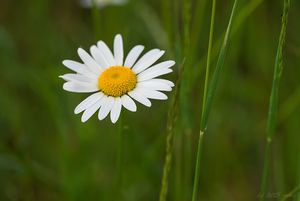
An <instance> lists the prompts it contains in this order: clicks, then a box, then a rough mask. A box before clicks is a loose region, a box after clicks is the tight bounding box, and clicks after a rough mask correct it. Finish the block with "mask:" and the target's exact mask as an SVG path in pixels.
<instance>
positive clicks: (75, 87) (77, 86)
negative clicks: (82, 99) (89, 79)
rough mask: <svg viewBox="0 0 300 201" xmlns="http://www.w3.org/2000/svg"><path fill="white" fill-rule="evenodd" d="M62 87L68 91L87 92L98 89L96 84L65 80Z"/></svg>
mask: <svg viewBox="0 0 300 201" xmlns="http://www.w3.org/2000/svg"><path fill="white" fill-rule="evenodd" d="M63 89H64V90H66V91H69V92H76V93H88V92H95V91H99V89H98V86H97V85H93V84H87V83H85V82H66V83H64V85H63Z"/></svg>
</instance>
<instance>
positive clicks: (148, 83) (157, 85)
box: [137, 79, 172, 91]
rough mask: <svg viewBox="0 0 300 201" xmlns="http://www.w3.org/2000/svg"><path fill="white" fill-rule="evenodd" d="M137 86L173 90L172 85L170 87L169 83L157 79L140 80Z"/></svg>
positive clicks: (157, 89)
mask: <svg viewBox="0 0 300 201" xmlns="http://www.w3.org/2000/svg"><path fill="white" fill-rule="evenodd" d="M137 87H141V88H147V89H152V90H156V91H172V87H170V86H169V85H168V84H166V83H163V82H160V81H156V80H154V79H152V80H147V81H143V82H139V83H138V84H137Z"/></svg>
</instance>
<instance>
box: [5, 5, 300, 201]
mask: <svg viewBox="0 0 300 201" xmlns="http://www.w3.org/2000/svg"><path fill="white" fill-rule="evenodd" d="M186 1H188V0H174V1H171V0H166V1H159V0H153V1H150V0H149V1H146V0H135V1H134V0H131V1H129V2H128V3H127V4H125V5H124V6H108V7H105V8H102V9H101V10H99V11H97V12H98V14H99V16H98V17H99V18H98V21H97V25H98V26H97V27H98V28H95V27H94V24H95V23H94V22H93V20H92V17H91V16H92V14H91V10H90V9H84V8H82V7H80V5H79V4H78V2H76V1H75V0H74V1H71V0H1V3H0V5H1V6H0V200H1V201H41V200H42V201H73V200H74V201H75V200H76V201H81V200H82V201H87V200H88V201H89V200H93V201H94V200H101V201H102V200H103V201H106V200H109V201H110V200H125V201H133V200H139V201H140V200H147V201H148V200H149V201H150V200H157V199H158V194H159V190H160V181H161V175H162V168H163V162H164V154H165V134H166V122H167V112H168V109H169V106H170V101H167V102H164V101H153V106H152V107H151V108H146V107H144V106H142V105H138V112H137V113H131V112H127V111H125V110H123V111H122V112H123V114H124V115H123V125H124V136H123V137H124V142H123V145H122V149H123V163H122V164H123V165H122V180H121V181H118V182H121V184H119V186H120V187H119V189H118V190H117V191H118V192H117V193H116V187H115V186H116V159H117V152H118V150H119V149H120V145H119V139H118V135H117V133H118V129H119V126H120V125H119V124H116V125H113V124H112V123H111V122H110V121H109V119H106V120H104V121H101V122H99V121H98V120H97V118H96V117H95V116H94V117H93V118H92V119H91V120H89V121H88V122H87V123H84V124H83V123H81V121H80V115H74V114H73V110H74V108H75V106H76V105H77V104H78V103H79V102H80V101H81V100H82V99H84V98H85V97H86V96H87V95H86V94H73V93H68V92H65V91H63V90H62V84H63V81H62V80H61V79H59V78H58V76H59V75H61V74H64V73H68V72H70V71H69V70H68V69H66V68H64V67H63V65H62V64H61V62H62V60H64V59H73V60H79V58H78V56H77V55H76V49H77V48H78V47H83V48H85V49H86V50H88V48H89V47H90V46H91V45H92V44H95V43H96V41H97V40H100V39H101V40H104V41H106V42H107V43H108V44H109V46H110V47H111V46H112V40H113V37H114V35H115V34H116V33H121V34H122V35H123V39H124V45H125V51H126V52H128V50H129V49H130V48H131V47H132V46H133V45H135V44H143V45H145V46H146V50H149V49H151V48H155V47H158V48H161V49H165V50H167V54H166V55H165V56H164V59H174V60H176V62H177V65H176V66H175V67H174V70H175V73H173V74H172V75H168V76H166V78H168V79H170V80H172V81H174V82H175V81H176V79H177V73H178V68H179V65H180V64H181V63H182V60H183V58H186V62H185V73H184V76H183V81H182V87H181V89H180V92H181V93H180V108H179V109H180V113H179V116H178V121H177V124H176V136H175V147H174V152H175V157H174V161H173V167H172V173H171V178H170V188H169V195H168V196H169V197H168V198H169V200H172V201H173V200H174V201H185V200H190V197H191V191H192V190H191V189H192V177H193V172H194V168H193V167H194V162H195V161H194V160H195V151H196V145H197V139H198V130H199V121H200V114H201V113H200V112H201V107H202V101H201V98H202V94H203V84H204V67H205V59H206V52H207V43H208V31H209V20H210V10H211V2H210V1H208V0H193V1H190V4H191V6H190V7H184V6H183V5H184V2H186ZM232 3H233V1H231V0H224V1H220V0H219V1H217V11H216V23H215V25H216V26H215V30H216V31H215V36H214V44H215V46H214V49H213V52H214V54H213V63H212V68H213V67H214V64H215V61H216V55H217V53H218V47H219V46H218V45H219V44H220V42H221V39H222V36H223V33H224V31H225V28H226V25H227V22H228V18H229V14H230V9H231V6H232ZM282 5H283V2H282V1H281V0H265V1H263V0H240V1H239V5H238V11H237V16H236V18H235V20H234V25H233V32H232V37H231V44H230V49H229V54H228V56H227V59H226V65H225V68H224V71H223V74H222V79H221V82H220V86H219V88H218V91H217V96H216V99H215V102H214V105H213V110H212V114H211V116H210V120H209V126H208V135H207V137H206V139H205V147H204V157H203V163H202V164H203V165H202V167H201V169H202V172H201V183H200V187H201V190H200V197H201V198H202V199H203V200H210V201H220V200H223V201H226V200H228V201H232V200H242V201H253V200H257V199H258V192H259V184H260V180H261V174H262V161H263V151H264V145H265V127H266V118H267V111H268V103H269V94H270V90H271V83H272V76H273V66H274V60H275V54H276V48H277V42H278V37H279V31H280V22H281V13H282ZM189 19H190V20H189ZM299 19H300V2H299V1H297V0H294V1H292V7H291V10H290V18H289V24H288V29H287V42H286V48H285V59H284V71H283V76H282V80H281V87H280V102H279V107H280V108H279V116H278V126H277V132H276V136H275V138H274V144H273V152H272V171H271V177H270V178H271V179H270V192H269V193H270V200H278V197H281V196H282V195H284V194H286V193H288V192H290V191H291V190H293V189H294V188H295V187H297V186H298V185H300V146H299V143H300V115H299V114H300V84H299V78H300V68H299V66H300V59H299V58H300V37H299V36H300V26H299V25H300V24H299ZM187 22H190V23H187ZM95 29H98V30H99V33H97V34H96V32H95ZM168 95H169V96H170V97H172V95H173V92H171V93H169V94H168ZM169 100H170V99H169ZM116 194H119V195H118V197H116ZM290 200H296V197H295V196H293V197H292V198H291V199H290ZM297 201H298V200H297Z"/></svg>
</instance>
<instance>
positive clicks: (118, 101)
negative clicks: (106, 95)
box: [110, 97, 122, 123]
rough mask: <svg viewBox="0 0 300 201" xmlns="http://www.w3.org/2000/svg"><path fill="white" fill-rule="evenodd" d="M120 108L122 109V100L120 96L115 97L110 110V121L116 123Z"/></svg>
mask: <svg viewBox="0 0 300 201" xmlns="http://www.w3.org/2000/svg"><path fill="white" fill-rule="evenodd" d="M121 109H122V102H121V99H120V97H118V98H115V103H114V106H113V108H112V109H111V111H110V120H111V122H112V123H116V122H117V121H118V119H119V117H120V114H121Z"/></svg>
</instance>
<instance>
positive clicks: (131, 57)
mask: <svg viewBox="0 0 300 201" xmlns="http://www.w3.org/2000/svg"><path fill="white" fill-rule="evenodd" d="M143 50H144V46H142V45H137V46H135V47H133V48H132V49H131V50H130V52H129V53H128V55H127V57H126V60H125V63H124V66H125V67H129V68H131V67H132V66H133V65H134V63H135V62H136V60H137V59H138V57H139V56H140V54H141V53H142V52H143Z"/></svg>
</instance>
